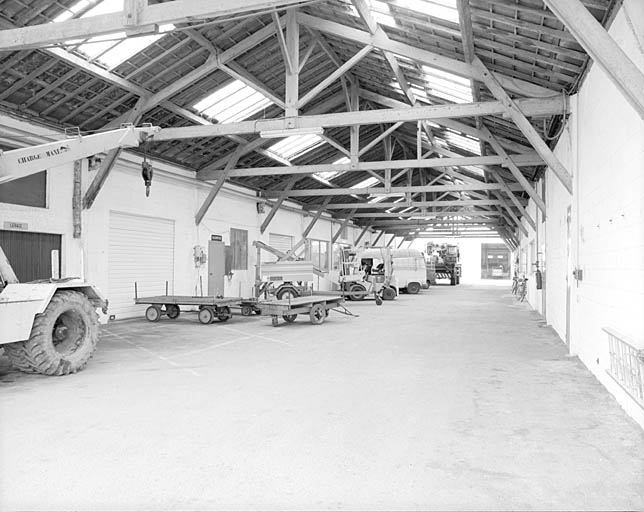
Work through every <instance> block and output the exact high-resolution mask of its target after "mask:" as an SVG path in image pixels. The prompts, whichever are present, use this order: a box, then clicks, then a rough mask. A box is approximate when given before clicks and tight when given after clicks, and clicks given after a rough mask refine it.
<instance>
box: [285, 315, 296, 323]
mask: <svg viewBox="0 0 644 512" xmlns="http://www.w3.org/2000/svg"><path fill="white" fill-rule="evenodd" d="M282 318H283V319H284V320H286V321H287V322H288V323H289V324H292V323H293V322H295V319H296V318H297V313H295V314H294V315H282Z"/></svg>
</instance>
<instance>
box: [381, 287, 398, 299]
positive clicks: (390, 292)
mask: <svg viewBox="0 0 644 512" xmlns="http://www.w3.org/2000/svg"><path fill="white" fill-rule="evenodd" d="M382 298H383V299H384V300H394V299H395V298H396V290H394V289H393V288H391V287H389V286H387V287H386V288H383V289H382Z"/></svg>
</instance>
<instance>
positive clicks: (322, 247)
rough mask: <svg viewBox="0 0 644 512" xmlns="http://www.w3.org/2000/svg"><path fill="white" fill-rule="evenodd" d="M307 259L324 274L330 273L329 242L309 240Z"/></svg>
mask: <svg viewBox="0 0 644 512" xmlns="http://www.w3.org/2000/svg"><path fill="white" fill-rule="evenodd" d="M306 259H307V260H310V261H311V262H312V263H313V266H315V267H317V268H319V269H320V270H321V271H322V272H328V271H329V242H325V241H324V240H311V239H309V240H307V243H306Z"/></svg>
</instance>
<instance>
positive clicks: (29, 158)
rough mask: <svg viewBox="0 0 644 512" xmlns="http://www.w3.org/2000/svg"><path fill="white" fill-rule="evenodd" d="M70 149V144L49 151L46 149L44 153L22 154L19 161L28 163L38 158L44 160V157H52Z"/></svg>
mask: <svg viewBox="0 0 644 512" xmlns="http://www.w3.org/2000/svg"><path fill="white" fill-rule="evenodd" d="M69 149H70V148H69V146H59V147H57V148H52V149H48V150H47V151H44V152H42V153H34V154H33V155H25V156H21V157H20V158H18V163H19V164H28V163H30V162H34V161H36V160H42V159H44V158H51V157H53V156H58V155H62V154H63V153H67V151H69Z"/></svg>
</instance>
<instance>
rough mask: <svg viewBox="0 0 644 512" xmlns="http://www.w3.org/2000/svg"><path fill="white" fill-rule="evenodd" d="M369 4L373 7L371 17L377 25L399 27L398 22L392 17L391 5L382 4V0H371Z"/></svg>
mask: <svg viewBox="0 0 644 512" xmlns="http://www.w3.org/2000/svg"><path fill="white" fill-rule="evenodd" d="M369 4H370V5H371V15H372V16H373V19H374V20H375V21H376V22H377V23H379V24H380V25H386V26H388V27H397V26H398V24H397V23H396V20H395V19H394V17H393V16H392V15H391V10H390V8H389V5H388V4H387V3H386V2H382V1H380V0H369Z"/></svg>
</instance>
